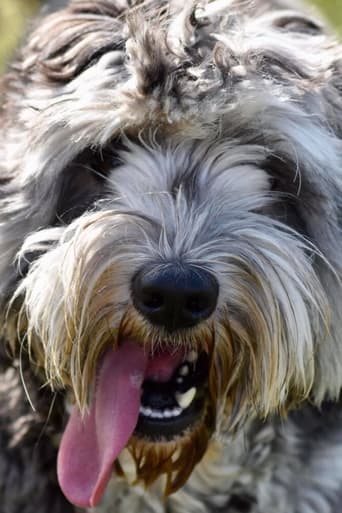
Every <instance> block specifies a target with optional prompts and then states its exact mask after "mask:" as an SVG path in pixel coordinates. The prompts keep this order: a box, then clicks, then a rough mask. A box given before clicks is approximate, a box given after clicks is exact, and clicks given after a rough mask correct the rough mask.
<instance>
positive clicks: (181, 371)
mask: <svg viewBox="0 0 342 513" xmlns="http://www.w3.org/2000/svg"><path fill="white" fill-rule="evenodd" d="M189 372H190V369H189V365H188V364H187V363H186V364H184V365H182V367H181V368H180V369H179V374H180V375H181V376H187V375H188V374H189Z"/></svg>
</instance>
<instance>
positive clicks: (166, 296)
mask: <svg viewBox="0 0 342 513" xmlns="http://www.w3.org/2000/svg"><path fill="white" fill-rule="evenodd" d="M217 297H218V283H217V281H216V279H215V278H214V277H213V276H212V275H211V274H210V273H209V272H208V271H206V270H203V269H198V268H196V267H193V266H190V265H188V266H185V265H180V264H171V265H168V266H166V267H162V268H158V267H156V266H149V267H145V268H143V269H142V270H140V271H139V272H138V273H137V274H136V275H135V276H134V278H133V281H132V299H133V304H134V306H135V308H136V309H137V311H138V312H139V313H140V314H142V315H143V317H144V318H145V319H146V320H148V321H149V322H150V323H151V324H153V325H155V326H158V327H161V328H162V329H164V330H165V331H166V332H167V333H168V334H171V335H172V334H173V333H175V332H179V331H180V330H182V331H183V332H184V330H186V329H187V328H193V327H194V326H196V325H197V324H199V323H200V322H202V321H204V320H205V319H207V318H208V317H210V315H211V314H212V313H213V312H214V310H215V308H216V304H217ZM208 366H209V358H208V355H207V354H206V353H205V352H198V351H195V350H193V351H191V352H190V353H189V354H187V355H185V354H184V352H183V351H182V350H178V351H176V350H174V349H173V350H172V349H170V350H169V351H165V352H163V353H162V354H159V355H154V357H153V359H151V360H150V363H149V366H148V368H149V371H148V373H147V375H145V380H144V382H143V387H142V390H143V392H142V400H141V407H140V415H139V422H138V425H137V428H136V433H137V434H138V435H139V436H144V437H147V438H150V439H152V440H158V439H161V438H162V439H165V438H166V439H168V438H172V437H174V436H179V435H181V434H182V433H183V432H184V431H185V430H186V429H187V428H189V427H191V425H192V424H194V423H195V422H196V421H197V420H198V418H199V417H200V416H201V412H202V411H203V406H204V399H205V386H206V382H207V376H208Z"/></svg>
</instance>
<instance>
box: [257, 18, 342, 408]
mask: <svg viewBox="0 0 342 513" xmlns="http://www.w3.org/2000/svg"><path fill="white" fill-rule="evenodd" d="M272 16H273V18H274V23H276V24H277V25H278V26H280V25H281V24H282V23H283V22H284V21H285V18H284V16H283V15H282V14H279V15H278V14H273V15H272ZM282 17H283V21H282V20H281V18H282ZM306 23H307V21H306V18H305V17H301V16H300V15H298V16H296V17H295V18H294V17H293V21H292V22H291V16H290V15H289V16H288V18H287V20H286V24H289V25H288V26H289V27H290V29H291V30H292V31H293V30H294V31H298V32H301V33H302V34H303V36H302V37H303V38H304V37H305V38H308V42H309V46H310V47H311V55H317V56H319V60H318V61H317V64H315V63H314V61H311V62H312V63H314V64H315V65H314V66H312V68H311V70H310V71H309V73H308V74H307V76H302V80H301V81H300V82H299V85H300V87H301V88H302V90H301V91H300V94H299V95H298V97H297V99H296V101H295V102H293V103H292V106H291V108H287V109H286V112H285V110H284V111H282V109H281V107H280V110H279V111H277V108H275V109H273V111H272V112H270V113H269V119H270V123H269V127H270V130H269V132H268V136H269V137H268V144H271V146H272V143H271V141H272V138H273V140H276V139H277V141H276V142H275V143H274V146H273V148H272V149H273V150H274V151H272V152H271V153H272V154H271V155H270V156H269V158H268V160H267V166H268V171H269V173H270V175H271V177H272V179H273V188H274V189H275V190H276V191H279V192H280V193H282V195H283V199H282V205H283V210H280V216H282V220H286V222H287V223H288V224H289V225H290V226H292V227H293V228H295V229H296V230H298V231H300V232H301V233H302V234H303V235H304V236H305V237H306V238H307V239H309V240H310V241H311V242H312V243H313V245H314V246H315V247H316V248H318V250H319V252H321V257H320V256H317V255H316V256H315V257H312V258H313V259H314V262H313V265H314V267H315V269H316V272H317V274H318V276H319V278H320V280H321V282H322V284H323V286H324V289H325V292H326V295H327V298H328V301H329V304H330V309H331V311H330V320H329V328H328V333H327V334H325V335H323V336H322V340H317V347H316V355H315V359H316V377H315V384H314V389H313V399H314V400H315V401H317V402H318V403H320V402H321V401H322V400H323V399H324V398H326V397H330V398H336V397H338V396H339V395H340V391H341V387H342V343H341V340H340V338H341V330H342V310H341V304H342V281H341V280H342V259H341V255H342V45H341V44H340V43H339V42H338V41H337V40H336V38H335V37H334V36H332V35H331V34H330V33H329V31H326V29H325V28H324V27H323V26H322V25H320V24H317V26H316V27H314V26H313V25H312V24H311V23H310V24H309V23H308V24H307V25H306ZM304 57H305V56H304ZM297 59H298V60H297ZM309 63H310V57H309V56H308V58H307V59H306V60H305V58H304V59H303V61H302V63H301V60H300V56H299V52H298V53H293V59H292V62H291V66H292V67H293V69H294V68H295V67H296V66H301V65H302V68H301V70H300V73H301V72H302V71H303V72H304V70H305V67H306V66H307V65H308V64H309ZM294 86H295V88H296V87H297V86H296V84H294ZM267 115H268V114H265V116H264V118H263V120H264V122H266V117H267ZM324 259H326V260H325V261H324Z"/></svg>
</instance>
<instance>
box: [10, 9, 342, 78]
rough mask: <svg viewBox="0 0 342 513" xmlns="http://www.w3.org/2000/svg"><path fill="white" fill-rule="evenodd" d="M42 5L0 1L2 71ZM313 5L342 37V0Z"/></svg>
mask: <svg viewBox="0 0 342 513" xmlns="http://www.w3.org/2000/svg"><path fill="white" fill-rule="evenodd" d="M51 1H56V0H50V2H51ZM42 3H44V0H0V70H1V69H3V68H4V67H5V66H6V62H7V60H8V59H9V58H10V56H11V54H12V52H13V49H14V48H15V46H16V45H17V41H18V39H19V38H20V35H21V34H22V33H23V31H24V28H25V26H26V23H27V20H28V19H29V18H30V17H31V16H32V15H33V13H34V12H35V11H36V10H37V9H38V7H39V5H41V4H42ZM313 3H315V4H316V5H317V6H318V7H319V8H320V9H321V10H322V11H323V13H324V15H325V16H326V17H327V18H328V20H330V21H331V22H332V24H333V25H335V26H336V27H337V29H338V30H339V31H340V33H341V35H342V0H313Z"/></svg>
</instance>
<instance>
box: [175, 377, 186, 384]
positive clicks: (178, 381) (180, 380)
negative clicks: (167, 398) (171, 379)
mask: <svg viewBox="0 0 342 513" xmlns="http://www.w3.org/2000/svg"><path fill="white" fill-rule="evenodd" d="M176 381H177V383H178V384H179V385H180V384H181V383H183V381H184V379H183V378H177V379H176Z"/></svg>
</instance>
